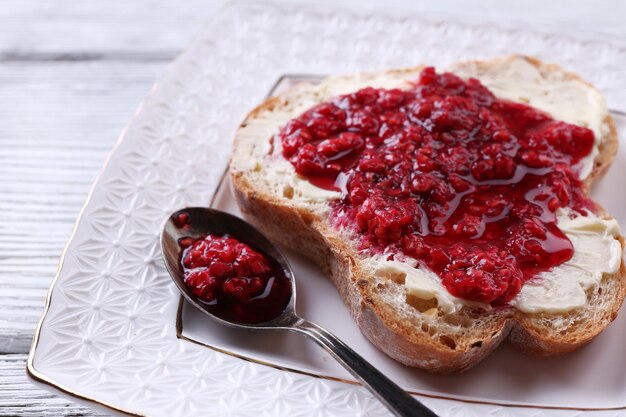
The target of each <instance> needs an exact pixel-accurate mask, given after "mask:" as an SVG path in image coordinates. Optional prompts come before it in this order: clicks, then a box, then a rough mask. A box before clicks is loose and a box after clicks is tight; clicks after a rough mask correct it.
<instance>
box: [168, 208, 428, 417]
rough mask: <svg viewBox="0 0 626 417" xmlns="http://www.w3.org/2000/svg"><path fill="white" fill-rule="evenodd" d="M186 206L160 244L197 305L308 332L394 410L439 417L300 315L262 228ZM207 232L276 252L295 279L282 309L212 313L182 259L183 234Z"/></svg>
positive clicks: (264, 326) (416, 416) (183, 288)
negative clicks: (183, 221)
mask: <svg viewBox="0 0 626 417" xmlns="http://www.w3.org/2000/svg"><path fill="white" fill-rule="evenodd" d="M183 211H184V212H185V213H187V215H188V216H189V222H188V224H187V226H186V227H184V228H180V227H179V226H180V225H179V224H177V219H176V216H177V214H178V213H180V212H177V213H174V214H172V216H170V218H169V219H168V220H167V222H166V223H165V226H164V228H163V232H162V233H161V250H162V252H163V259H164V260H165V266H166V267H167V270H168V271H169V273H170V275H171V277H172V279H173V280H174V282H175V283H176V285H177V286H178V288H179V289H180V291H181V292H182V294H183V295H184V296H185V298H186V299H187V301H189V302H190V303H191V304H192V305H193V306H195V307H196V308H198V309H200V310H201V311H203V312H204V313H206V314H207V315H209V316H210V317H211V318H212V319H214V320H216V321H218V322H219V323H221V324H224V325H226V326H229V327H234V328H237V329H252V330H289V331H293V332H296V333H301V334H304V335H306V336H309V337H310V338H311V339H313V340H314V341H315V342H316V343H317V344H318V345H320V346H321V347H323V348H324V349H325V350H326V351H328V353H330V354H331V355H332V356H333V357H334V358H335V359H337V361H338V362H339V363H341V364H342V365H343V366H344V367H345V368H346V369H347V370H348V371H350V373H351V374H352V375H354V376H355V377H356V378H358V379H359V380H360V381H361V382H362V383H363V385H365V387H367V388H368V389H369V390H370V391H371V392H372V393H373V394H374V395H375V396H376V397H377V398H378V399H379V400H380V401H381V402H382V403H383V404H384V405H385V406H386V407H387V408H388V409H389V410H390V411H391V412H392V413H393V414H395V415H396V416H414V417H433V416H434V417H436V415H435V414H434V413H433V412H432V411H430V410H429V409H428V408H426V407H425V406H424V405H423V404H421V403H420V402H419V401H417V400H416V399H415V398H413V397H412V396H410V395H409V394H407V393H406V392H405V391H404V390H403V389H402V388H400V387H399V386H398V385H396V384H395V383H393V382H392V381H391V380H390V379H389V378H387V377H386V376H385V375H383V374H382V373H381V372H380V371H378V370H377V369H376V368H374V367H373V366H372V365H371V364H370V363H369V362H367V361H366V360H365V359H363V358H362V357H361V356H360V355H358V354H357V353H356V352H355V351H353V350H352V349H351V348H349V347H348V346H347V345H346V344H345V343H343V342H342V341H341V340H339V339H338V338H337V337H336V336H335V335H333V334H332V333H330V332H329V331H328V330H326V329H324V328H322V327H320V326H318V325H317V324H315V323H311V322H309V321H306V320H304V319H302V318H300V317H298V315H297V314H296V312H295V303H296V292H295V284H296V283H295V279H294V276H293V272H292V270H291V267H290V266H289V264H288V263H287V259H286V258H285V256H284V255H283V254H282V252H281V251H280V250H279V249H278V248H277V247H276V246H274V245H273V244H272V242H270V241H269V240H268V239H267V238H266V237H265V236H263V234H262V233H261V232H259V231H258V230H257V229H255V228H254V227H253V226H251V225H250V224H249V223H247V222H245V221H244V220H242V219H240V218H238V217H235V216H233V215H231V214H228V213H225V212H222V211H219V210H214V209H209V208H201V207H196V208H187V209H184V210H183ZM209 233H212V234H216V235H224V234H229V235H231V236H233V237H235V238H237V239H239V240H241V241H242V242H244V243H247V244H248V245H250V246H251V247H253V248H255V249H257V250H259V251H260V252H262V253H264V254H265V255H266V256H270V257H272V258H274V259H275V260H276V261H277V262H278V263H279V264H280V265H281V266H282V268H283V269H284V270H285V274H286V276H287V277H288V278H289V279H290V280H291V290H292V291H291V299H290V301H289V303H288V305H287V306H286V307H285V309H284V310H283V312H282V313H281V314H279V315H278V316H277V317H275V318H274V319H273V320H270V321H267V322H264V323H258V324H242V323H237V322H233V321H227V320H224V319H223V318H220V317H218V316H216V315H214V314H212V313H211V312H210V311H209V310H208V309H207V305H206V303H203V302H202V301H200V300H199V299H198V298H197V297H196V296H195V295H194V294H193V293H192V292H191V291H190V289H189V287H188V286H187V285H186V284H185V282H184V273H183V270H182V266H181V262H180V259H181V252H182V248H181V247H180V245H179V243H178V241H179V239H181V238H184V237H192V238H202V237H204V236H206V235H207V234H209Z"/></svg>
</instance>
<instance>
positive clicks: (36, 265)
mask: <svg viewBox="0 0 626 417" xmlns="http://www.w3.org/2000/svg"><path fill="white" fill-rule="evenodd" d="M324 1H326V2H328V3H331V0H324ZM353 1H356V0H353ZM221 2H222V1H221V0H212V1H211V0H186V1H181V0H161V1H157V0H132V1H128V0H107V1H104V0H100V1H97V0H89V1H84V0H57V1H54V2H52V1H45V0H3V2H2V4H1V6H0V416H48V415H49V416H93V415H101V414H99V413H95V412H93V411H91V410H89V409H85V408H83V407H80V406H78V405H75V404H74V403H72V402H71V401H68V400H65V399H61V398H58V397H56V396H54V395H52V394H48V393H46V392H44V391H41V390H39V389H36V388H34V387H33V386H32V385H31V384H30V383H29V382H28V381H27V379H26V376H25V360H26V355H27V352H28V350H29V348H30V342H31V337H32V333H33V330H34V328H35V326H36V324H37V322H38V320H39V316H40V314H41V311H42V308H43V303H44V298H45V294H46V291H47V288H48V285H49V283H50V281H51V279H52V277H53V276H54V273H55V270H56V266H57V262H58V258H59V256H60V254H61V251H62V249H63V246H64V245H65V243H66V241H67V240H68V238H69V236H70V233H71V230H72V225H73V224H74V221H75V219H76V216H77V215H78V212H79V210H80V208H81V206H82V205H83V203H84V200H85V198H86V196H87V193H88V191H89V188H90V186H91V184H92V182H93V180H94V179H95V177H96V175H97V173H98V171H99V169H100V167H101V165H102V162H103V160H104V158H105V157H106V155H107V154H108V152H109V150H110V149H111V146H112V145H113V142H114V141H115V139H116V138H117V136H118V134H119V132H120V131H121V130H122V128H123V126H124V124H125V123H126V121H127V120H128V119H129V118H130V116H131V114H132V113H133V111H134V109H135V107H136V106H137V104H138V103H139V102H140V100H141V99H142V98H143V97H144V95H145V94H146V92H147V91H148V89H149V88H150V86H151V84H152V83H153V82H154V81H155V80H156V79H157V78H158V76H159V74H160V73H161V72H162V71H163V68H164V66H165V65H166V64H167V63H168V62H169V61H170V60H171V59H172V58H173V57H175V56H176V54H177V53H178V52H179V51H180V50H181V49H182V48H183V47H184V46H185V44H186V43H187V42H188V40H189V39H190V38H191V36H193V34H194V32H195V31H197V29H198V28H199V26H200V25H201V24H202V22H203V21H204V20H205V19H206V18H208V17H209V16H210V15H211V14H212V13H214V12H215V10H216V9H217V8H218V7H219V5H220V4H221ZM367 2H368V3H374V2H375V1H374V0H368V1H367ZM393 3H397V4H398V5H399V6H401V5H402V3H405V2H402V1H401V0H396V1H394V2H393ZM386 4H389V2H388V1H387V2H386ZM481 4H482V6H483V7H482V8H480V9H479V8H477V6H476V3H475V2H473V1H470V0H448V1H439V2H435V1H433V0H428V1H419V2H411V4H410V5H407V4H404V6H405V7H411V8H412V9H418V10H423V11H425V12H429V13H436V14H440V13H441V14H444V13H454V14H462V13H465V14H467V15H471V16H472V18H475V19H476V18H477V19H483V20H485V21H491V22H504V23H503V24H507V22H509V21H510V22H512V23H513V24H515V25H520V24H525V25H529V26H533V27H535V28H537V29H539V30H544V31H552V32H557V31H561V32H568V33H572V34H574V35H576V34H578V35H582V36H594V37H606V38H611V39H613V40H614V41H617V42H622V41H623V42H624V43H626V26H624V23H623V21H622V20H621V19H623V18H624V17H626V3H625V2H620V1H619V0H614V1H612V0H596V1H594V2H589V1H585V0H577V1H575V2H571V1H570V2H568V3H567V5H565V2H556V1H555V2H551V3H548V2H545V1H544V0H531V1H527V2H519V1H499V0H489V1H484V2H482V3H481ZM538 8H540V9H541V12H539V11H538Z"/></svg>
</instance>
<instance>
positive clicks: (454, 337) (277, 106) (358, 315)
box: [230, 56, 626, 373]
mask: <svg viewBox="0 0 626 417" xmlns="http://www.w3.org/2000/svg"><path fill="white" fill-rule="evenodd" d="M522 67H524V68H526V69H527V70H528V69H532V77H528V74H520V68H522ZM421 70H422V67H417V68H409V69H402V70H391V71H386V72H379V73H369V74H357V75H350V76H341V77H331V78H328V79H326V80H325V81H324V82H322V83H321V84H319V85H310V84H302V85H299V86H296V87H294V88H293V89H291V90H289V91H287V92H285V93H283V94H281V95H280V96H277V97H273V98H270V99H268V100H267V101H266V102H264V103H262V104H261V105H260V106H258V107H257V108H256V109H254V110H253V111H252V112H250V114H248V116H247V117H246V119H245V121H244V122H243V123H242V125H241V127H240V129H239V130H238V132H237V135H236V138H235V142H234V150H233V156H232V160H231V164H230V175H231V178H232V184H233V188H234V194H235V196H236V199H237V202H238V204H239V206H240V208H241V210H242V212H243V213H244V215H245V216H246V218H248V219H249V220H250V221H251V222H252V223H254V224H255V225H256V226H257V227H259V229H261V230H262V231H263V232H264V233H266V234H267V235H268V236H269V237H270V238H271V239H273V240H275V241H277V242H279V243H281V244H283V245H284V246H286V247H289V248H292V249H295V250H297V251H299V252H301V253H303V254H305V255H307V256H308V257H310V258H311V259H312V260H313V261H315V262H316V263H317V264H318V265H320V267H322V269H323V270H324V271H325V273H326V274H328V276H329V277H330V278H331V279H332V281H333V283H334V284H335V286H336V287H337V289H338V290H339V293H340V294H341V297H342V299H343V301H344V303H345V304H346V306H347V307H348V308H349V310H350V312H351V314H352V316H353V317H354V319H355V321H356V322H357V324H358V326H359V327H360V329H361V331H362V332H363V334H364V335H365V336H366V337H367V338H368V339H369V340H370V341H371V342H372V343H373V344H374V345H375V346H377V347H378V348H379V349H380V350H382V351H383V352H385V353H386V354H388V355H389V356H391V357H392V358H394V359H396V360H397V361H399V362H401V363H403V364H406V365H409V366H414V367H419V368H423V369H426V370H428V371H431V372H437V373H450V372H460V371H464V370H466V369H469V368H470V367H472V366H473V365H475V364H477V363H478V362H479V361H480V360H481V359H482V358H484V357H485V356H486V355H488V354H489V353H490V352H491V351H492V350H493V349H495V348H496V347H497V346H498V345H499V344H500V343H501V342H502V341H503V340H505V339H508V340H509V342H510V343H512V344H513V346H515V347H516V348H518V349H519V350H521V351H524V352H526V353H530V354H535V355H558V354H564V353H567V352H570V351H573V350H575V349H577V348H579V347H581V346H582V345H584V344H586V343H587V342H589V341H590V340H592V339H593V338H594V337H595V336H596V335H598V334H599V333H600V332H601V331H602V330H604V329H605V328H606V327H607V326H608V324H609V323H610V322H611V321H612V320H614V319H615V317H616V316H617V312H618V310H619V308H620V306H621V304H622V302H623V299H624V296H625V294H626V293H625V291H626V268H625V266H624V262H623V259H622V260H620V266H619V271H618V272H616V273H612V274H609V273H604V274H603V275H602V279H601V280H600V283H599V284H598V285H596V286H594V287H593V288H591V289H589V290H588V291H587V293H586V294H587V303H586V304H585V305H584V307H581V308H576V309H573V310H570V311H567V312H561V313H545V312H543V313H533V314H528V313H522V312H521V311H520V310H518V309H515V308H513V307H510V308H497V309H491V310H485V309H483V308H477V307H475V306H473V305H472V304H471V303H468V304H466V305H464V306H463V307H462V308H460V309H459V310H457V311H454V312H453V313H447V314H446V313H443V312H442V311H441V309H437V305H436V304H435V306H433V305H432V303H429V302H423V300H415V299H411V297H408V296H407V291H406V287H405V285H404V284H403V282H402V280H401V279H400V280H394V279H390V278H384V277H380V276H379V275H378V274H376V273H375V271H374V270H373V268H372V262H370V260H371V258H370V257H368V256H367V255H366V254H363V253H360V252H359V251H358V250H357V248H356V244H355V242H354V239H353V238H351V237H350V236H349V235H348V234H346V232H345V231H340V230H338V229H336V228H334V227H332V226H331V225H330V223H329V220H328V214H329V204H328V201H329V200H330V199H332V198H336V196H335V195H333V192H328V191H323V190H320V189H314V188H315V187H311V186H310V185H309V184H308V183H307V182H306V180H302V179H299V178H298V177H297V176H296V175H295V174H294V170H293V168H292V167H291V165H290V163H289V162H288V161H286V160H284V159H283V158H282V157H281V156H280V154H279V153H278V152H277V151H276V149H275V147H276V146H278V144H276V143H275V141H273V140H272V137H273V135H275V134H276V133H277V132H278V130H279V129H280V128H281V127H282V126H284V125H285V124H286V123H287V122H288V121H289V120H290V119H292V118H295V117H297V116H299V115H300V114H302V113H303V112H304V111H306V110H307V109H309V108H310V107H312V106H314V105H316V104H318V103H321V102H323V101H326V100H328V99H329V98H331V97H334V96H338V95H341V94H347V93H351V92H354V91H356V90H358V89H360V88H363V87H366V86H371V87H376V88H408V87H409V86H410V84H409V82H411V81H415V80H417V79H418V77H419V74H420V71H421ZM452 72H454V73H457V74H458V75H460V76H462V77H470V76H471V77H474V78H478V79H479V80H480V81H482V82H483V83H484V84H485V85H486V86H487V87H488V88H490V89H492V91H494V93H495V94H496V95H498V91H499V89H501V88H503V85H502V83H501V81H502V79H503V77H508V78H507V79H508V80H510V81H512V82H517V84H518V85H519V88H520V89H521V90H522V91H523V90H524V88H526V87H528V88H530V87H533V88H534V87H537V86H541V89H542V93H541V94H542V95H544V96H545V97H547V98H548V99H549V100H548V102H551V103H552V105H555V106H558V100H560V99H563V100H569V101H577V102H579V101H580V100H581V99H584V98H585V97H584V96H585V94H587V95H588V94H591V95H594V94H596V95H598V97H600V100H599V101H598V102H599V103H602V107H601V108H599V109H594V111H598V112H599V113H598V114H597V115H596V118H597V126H596V141H597V146H596V151H595V153H594V155H592V158H593V161H592V164H591V165H590V167H591V168H590V172H589V173H588V175H586V176H585V180H584V186H585V188H586V191H588V189H589V187H590V186H591V184H592V183H593V182H594V181H595V180H597V179H599V178H600V177H601V176H602V175H603V174H604V172H605V171H606V169H607V168H608V167H609V165H610V163H611V162H612V160H613V158H614V156H615V154H616V150H617V134H616V130H615V125H614V122H613V120H612V118H611V117H610V115H609V114H608V112H607V111H606V108H604V107H603V103H604V102H603V99H602V98H601V96H599V93H598V92H597V91H596V90H595V89H593V88H590V86H589V84H587V83H585V82H584V81H582V80H581V79H580V78H579V77H578V76H577V75H575V74H572V73H569V72H566V71H564V70H563V69H561V68H560V67H558V66H556V65H548V64H544V63H542V62H540V61H538V60H536V59H533V58H527V57H521V56H510V57H506V58H501V59H496V60H493V61H481V62H467V63H461V64H458V65H456V66H455V67H454V68H453V69H452ZM516 77H517V78H516ZM490 82H491V85H490ZM499 82H500V84H501V85H499ZM523 83H527V84H528V83H532V84H533V85H526V86H524V85H523ZM507 85H508V84H507ZM581 85H584V86H585V87H586V90H585V91H584V92H580V91H575V90H574V89H575V88H578V87H577V86H581ZM581 94H582V95H581ZM512 99H513V100H515V99H516V98H512ZM595 99H597V97H595ZM519 100H520V101H526V102H528V101H527V99H525V98H524V97H520V98H519ZM596 101H597V100H596ZM529 104H530V105H533V102H532V100H531V102H530V103H529ZM564 104H572V103H564ZM580 105H581V106H582V109H581V111H585V107H584V105H582V104H580ZM554 111H555V112H557V113H558V107H555V110H554ZM554 117H555V118H558V117H557V116H556V115H554ZM565 121H568V122H570V121H569V120H565ZM599 210H601V208H600V209H599ZM599 215H600V216H601V217H604V218H607V219H608V218H610V217H609V216H608V214H605V213H599ZM616 239H618V240H619V241H620V244H621V245H622V249H623V246H624V243H623V239H622V238H621V236H619V237H617V238H616Z"/></svg>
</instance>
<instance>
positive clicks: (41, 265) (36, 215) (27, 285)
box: [0, 61, 165, 353]
mask: <svg viewBox="0 0 626 417" xmlns="http://www.w3.org/2000/svg"><path fill="white" fill-rule="evenodd" d="M164 65H165V63H164V62H143V61H138V62H116V61H99V62H92V61H85V62H75V61H68V62H41V63H38V64H37V65H33V64H32V63H30V62H22V63H17V62H14V63H4V64H3V65H0V115H1V117H2V121H3V122H2V124H1V126H0V195H2V199H0V352H4V353H24V352H27V351H28V349H29V347H30V341H31V338H32V332H33V330H34V328H35V326H36V323H37V322H38V320H39V317H40V315H41V312H42V309H43V304H44V299H45V295H46V292H47V288H48V286H49V284H50V282H51V280H52V278H53V276H54V274H55V272H56V268H57V263H58V259H59V256H60V254H61V251H62V250H63V247H64V245H65V243H66V242H67V240H68V238H69V236H70V233H71V230H72V226H73V224H74V222H75V220H76V217H77V215H78V212H79V210H80V208H81V207H82V205H83V204H84V202H85V198H86V196H87V193H88V191H89V189H90V188H91V185H92V183H93V181H94V179H95V177H96V175H97V174H98V172H99V171H100V168H101V166H102V162H103V161H104V159H105V157H106V155H107V154H108V153H109V151H110V150H111V147H112V145H113V143H114V142H115V140H116V139H117V136H118V135H119V133H120V132H121V130H122V128H123V127H124V125H125V124H126V123H127V122H128V119H129V118H130V117H131V116H132V114H133V112H134V111H135V108H136V106H137V105H138V103H139V102H140V101H141V100H142V99H143V97H144V96H145V95H146V94H147V92H148V90H149V88H150V86H151V85H152V84H153V82H154V80H155V79H156V78H158V76H159V74H160V72H161V71H162V69H163V67H164Z"/></svg>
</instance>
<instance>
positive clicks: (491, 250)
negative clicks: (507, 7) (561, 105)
mask: <svg viewBox="0 0 626 417" xmlns="http://www.w3.org/2000/svg"><path fill="white" fill-rule="evenodd" d="M277 137H278V138H279V139H280V141H281V143H282V147H283V156H284V157H285V158H286V159H288V160H289V161H290V162H291V164H292V165H293V166H294V168H295V170H296V172H297V173H298V174H300V175H302V176H304V177H306V178H307V179H308V180H309V181H310V182H311V183H312V184H314V185H316V186H318V187H321V188H325V189H329V190H337V191H342V192H343V197H342V198H341V199H340V200H337V201H335V202H333V203H332V205H331V220H332V222H333V223H334V225H335V226H336V227H348V228H351V229H352V230H353V231H355V232H356V233H357V234H358V236H359V242H360V249H361V250H363V251H369V253H385V254H389V259H391V258H393V256H394V254H397V253H402V254H404V255H407V256H410V257H413V258H415V259H417V260H418V263H419V264H421V265H423V266H427V267H428V268H430V269H431V270H433V271H434V272H436V273H437V274H438V275H439V277H440V278H441V279H442V282H443V284H444V285H445V286H446V288H447V289H448V291H449V292H450V293H451V294H452V295H454V296H457V297H460V298H464V299H467V300H472V301H479V302H483V303H491V304H492V305H503V304H506V303H507V302H508V301H510V300H511V299H512V298H513V297H514V296H515V295H516V294H517V293H518V292H519V290H520V288H521V286H522V285H523V283H524V282H525V281H527V280H529V279H531V278H533V277H534V276H536V275H537V273H539V272H541V271H546V270H549V269H550V268H552V267H555V266H557V265H560V264H561V263H563V262H565V261H567V260H568V259H570V258H571V257H572V255H573V246H572V244H571V242H570V241H569V239H568V238H567V237H566V236H565V235H564V234H563V232H561V230H559V228H558V227H557V224H556V213H555V212H556V210H557V209H558V208H560V207H569V208H571V209H572V210H575V211H577V212H579V213H580V214H583V215H584V214H585V212H586V210H590V211H594V205H593V202H592V201H591V200H589V199H588V198H587V197H586V196H585V193H584V189H583V188H584V187H583V185H582V183H581V181H580V179H579V175H578V172H579V170H580V166H581V164H580V162H581V160H582V159H583V158H584V157H585V156H587V155H588V154H589V153H590V152H591V150H592V148H593V144H594V134H593V132H592V131H591V130H589V129H587V128H584V127H579V126H575V125H572V124H567V123H564V122H560V121H556V120H554V119H553V118H551V117H550V116H549V115H547V114H546V113H543V112H541V111H539V110H537V109H535V108H532V107H530V106H527V105H524V104H519V103H513V102H510V101H507V100H502V99H498V98H497V97H495V96H494V95H493V94H492V93H491V92H490V91H489V90H488V89H487V88H486V87H484V86H483V85H482V84H481V83H480V82H479V81H477V80H475V79H469V80H468V81H464V80H463V79H461V78H459V77H457V76H455V75H453V74H450V73H443V74H437V73H436V72H435V70H434V69H433V68H426V69H425V70H423V71H422V73H421V75H420V78H419V80H417V82H416V83H415V84H413V85H412V88H410V89H409V90H399V89H393V90H388V89H374V88H364V89H362V90H359V91H357V92H356V93H353V94H348V95H344V96H340V97H336V98H332V99H330V100H328V101H327V102H325V103H322V104H319V105H317V106H315V107H313V108H311V109H310V110H308V111H307V112H305V113H304V114H302V115H301V116H299V117H298V118H296V119H293V120H291V121H290V122H289V123H288V124H287V125H286V126H284V127H283V128H282V129H281V130H280V132H279V134H278V136H277Z"/></svg>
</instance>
